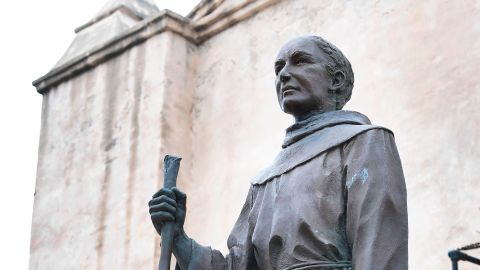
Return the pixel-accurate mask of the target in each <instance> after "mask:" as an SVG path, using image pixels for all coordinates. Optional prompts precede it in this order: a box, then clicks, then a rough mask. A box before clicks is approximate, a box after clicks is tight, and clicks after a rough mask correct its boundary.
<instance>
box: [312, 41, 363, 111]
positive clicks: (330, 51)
mask: <svg viewBox="0 0 480 270" xmlns="http://www.w3.org/2000/svg"><path fill="white" fill-rule="evenodd" d="M310 37H311V38H312V40H313V41H314V42H315V43H316V44H317V46H318V48H320V50H322V51H323V52H324V53H325V54H326V55H327V56H328V58H329V61H328V64H327V72H328V73H329V74H330V76H331V77H332V78H333V76H335V73H336V72H337V71H340V72H342V73H343V75H344V76H345V82H344V84H343V86H342V87H341V88H340V89H338V90H337V91H335V101H336V109H337V110H341V109H342V108H343V106H345V104H346V103H347V101H349V100H350V98H351V97H352V89H353V82H354V81H355V78H354V76H353V70H352V65H351V64H350V62H349V61H348V59H347V58H346V57H345V55H343V53H342V52H341V51H340V50H339V49H338V48H337V47H335V45H333V44H331V43H330V42H328V41H326V40H325V39H323V38H321V37H319V36H310Z"/></svg>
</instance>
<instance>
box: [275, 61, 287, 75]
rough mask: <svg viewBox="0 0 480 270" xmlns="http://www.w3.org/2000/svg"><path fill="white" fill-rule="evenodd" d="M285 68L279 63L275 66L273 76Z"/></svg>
mask: <svg viewBox="0 0 480 270" xmlns="http://www.w3.org/2000/svg"><path fill="white" fill-rule="evenodd" d="M284 66H285V64H282V63H279V64H277V65H275V75H278V73H280V71H281V70H282V68H283V67H284Z"/></svg>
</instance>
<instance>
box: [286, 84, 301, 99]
mask: <svg viewBox="0 0 480 270" xmlns="http://www.w3.org/2000/svg"><path fill="white" fill-rule="evenodd" d="M299 90H300V89H299V88H298V87H294V86H291V85H286V86H284V87H283V88H282V97H286V96H288V95H292V94H294V93H295V92H296V91H299Z"/></svg>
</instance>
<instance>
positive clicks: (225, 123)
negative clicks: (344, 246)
mask: <svg viewBox="0 0 480 270" xmlns="http://www.w3.org/2000/svg"><path fill="white" fill-rule="evenodd" d="M84 31H88V28H87V29H86V30H84ZM80 33H81V32H80ZM306 33H313V34H318V35H321V36H323V37H325V38H326V39H327V40H329V41H331V42H332V43H334V44H336V45H337V46H338V47H339V48H340V49H341V50H342V51H343V52H344V53H345V55H346V56H347V57H348V58H349V60H350V61H351V62H352V66H353V69H354V72H355V78H356V82H355V87H354V90H353V97H352V100H351V101H350V103H348V104H347V107H346V109H352V110H357V111H360V112H363V113H365V114H366V115H368V116H369V117H370V118H371V119H372V122H373V123H374V124H380V125H383V126H386V127H388V128H390V129H392V130H393V131H394V132H395V135H396V136H395V138H396V143H397V146H398V149H399V152H400V156H401V158H402V161H403V167H404V172H405V178H406V182H407V191H408V200H409V201H408V202H409V220H410V224H409V227H410V252H409V255H410V263H409V264H410V268H411V269H427V270H428V269H448V267H449V260H448V257H447V255H446V254H447V253H446V252H447V251H448V250H449V249H452V248H455V247H460V246H462V245H465V244H468V243H471V242H475V241H477V242H478V239H479V238H480V220H479V219H478V218H476V217H478V215H479V214H480V213H479V211H480V210H479V207H480V196H478V191H477V190H476V189H477V186H478V184H477V182H478V180H477V179H476V178H477V176H476V165H477V163H478V162H479V161H480V156H479V153H478V150H477V148H478V147H476V142H477V138H478V137H480V128H479V126H478V123H479V122H480V107H479V106H478V104H479V102H480V81H479V80H478V78H477V77H478V76H477V75H476V74H477V70H478V68H479V66H480V2H478V1H473V0H470V1H447V0H441V1H433V0H428V1H414V0H407V1H388V2H384V1H360V0H353V1H334V0H322V1H317V0H295V1H293V0H290V1H288V0H283V1H280V2H279V3H278V4H276V5H273V6H271V7H269V8H266V9H265V10H263V11H261V12H260V13H258V14H256V15H255V16H253V17H250V18H249V19H246V20H244V21H242V22H240V23H237V24H235V25H233V26H230V27H229V28H226V29H225V30H223V32H220V33H218V34H216V35H215V36H213V37H211V38H210V39H208V40H206V41H205V42H204V43H202V44H201V45H199V46H198V47H197V46H195V45H193V44H192V43H190V42H188V41H185V38H183V37H182V36H180V35H177V34H174V33H172V32H170V31H167V32H161V33H160V34H158V35H154V36H152V37H150V38H149V39H148V40H147V41H146V42H144V43H141V44H139V45H136V46H133V47H131V48H129V49H128V50H126V51H124V52H123V53H122V54H120V55H117V56H116V57H113V58H111V59H110V60H108V61H107V62H103V63H101V64H98V65H97V66H95V68H93V69H90V70H89V71H85V72H83V73H81V74H77V75H76V76H74V77H71V78H69V79H68V80H66V81H64V82H62V83H61V84H58V85H57V86H55V87H54V88H52V89H51V90H50V91H49V92H48V93H46V94H45V95H44V103H43V112H42V134H41V140H40V149H39V164H38V175H37V187H36V196H35V207H34V217H33V227H32V246H31V259H30V269H155V267H156V263H157V259H156V258H155V257H156V256H158V250H159V249H158V241H159V239H158V238H155V236H154V235H155V232H154V229H153V227H152V226H151V224H150V221H149V218H148V211H147V208H146V203H147V202H148V200H149V198H150V196H151V195H152V194H153V193H154V192H155V191H156V189H157V188H158V187H160V186H161V185H162V183H161V175H162V170H161V166H162V159H163V155H164V154H165V153H171V154H178V155H181V156H182V157H183V158H184V159H183V161H182V167H181V169H180V175H179V182H178V186H179V187H181V188H182V189H183V190H184V191H185V192H187V193H188V195H189V198H188V209H189V212H188V215H187V221H186V222H187V224H186V229H187V231H188V232H189V233H190V235H191V236H192V237H194V238H195V239H197V240H198V241H199V242H200V243H203V244H211V245H212V246H214V247H216V248H220V249H223V250H225V248H226V237H227V235H228V233H229V232H230V230H231V228H232V225H233V223H234V221H235V220H236V218H237V216H238V214H239V212H240V208H241V206H242V204H243V201H244V199H245V196H246V193H247V190H248V187H249V180H250V179H251V177H253V176H254V175H255V174H256V173H257V172H258V171H259V170H260V169H261V168H263V167H264V166H265V165H267V164H268V163H269V162H270V161H271V160H272V159H273V157H274V156H275V155H276V153H277V152H278V151H279V150H280V145H281V142H282V140H283V136H284V129H285V128H286V127H287V126H288V125H289V124H290V123H291V121H292V120H291V119H290V118H289V117H288V116H287V115H282V113H281V111H280V109H279V106H278V104H277V102H276V98H275V90H274V83H273V82H274V72H273V61H274V59H275V55H276V53H277V51H278V49H279V48H280V46H281V45H282V44H283V43H284V42H285V41H287V40H289V39H290V38H292V37H295V36H298V35H301V34H306ZM252 96H253V97H255V98H254V99H252ZM419 149H422V150H421V151H419ZM220 202H221V203H220ZM472 254H474V255H477V256H480V254H479V253H478V252H476V253H475V252H473V253H472ZM460 267H461V269H462V270H463V269H472V270H473V269H475V268H474V267H473V266H469V265H467V264H461V266H460Z"/></svg>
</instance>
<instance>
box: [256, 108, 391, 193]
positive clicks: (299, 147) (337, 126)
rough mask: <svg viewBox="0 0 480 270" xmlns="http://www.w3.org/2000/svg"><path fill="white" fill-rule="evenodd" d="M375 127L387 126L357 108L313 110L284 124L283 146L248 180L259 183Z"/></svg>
mask: <svg viewBox="0 0 480 270" xmlns="http://www.w3.org/2000/svg"><path fill="white" fill-rule="evenodd" d="M376 128H381V129H386V128H383V127H380V126H374V125H371V123H370V120H369V119H368V117H366V116H365V115H363V114H361V113H359V112H354V111H343V110H340V111H331V112H326V113H319V114H314V115H312V116H310V117H309V118H307V119H305V120H302V121H300V122H297V123H295V124H293V125H292V126H290V127H288V128H287V130H286V135H285V140H284V141H283V144H282V150H281V151H280V153H279V154H278V155H277V157H276V158H275V159H274V161H273V162H272V164H271V165H270V166H268V167H267V168H265V169H264V170H263V171H262V172H260V173H259V174H258V175H257V176H255V177H254V178H253V179H252V180H251V184H252V185H261V184H263V183H265V182H267V181H269V180H271V179H273V178H275V177H277V176H280V175H282V174H284V173H287V172H289V171H290V170H293V169H294V168H296V167H298V166H300V165H302V164H304V163H306V162H308V161H309V160H311V159H313V158H315V157H317V156H318V155H320V154H322V153H323V152H325V151H327V150H328V149H330V148H332V147H335V146H338V145H340V144H342V143H345V142H347V141H349V140H350V139H352V138H353V137H355V136H357V135H358V134H361V133H363V132H365V131H368V130H370V129H376ZM386 130H387V131H389V130H388V129H386ZM389 132H391V131H389Z"/></svg>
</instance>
